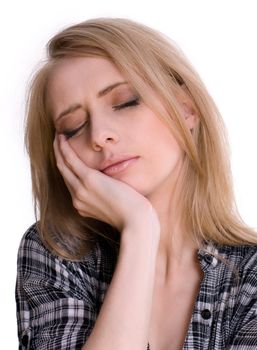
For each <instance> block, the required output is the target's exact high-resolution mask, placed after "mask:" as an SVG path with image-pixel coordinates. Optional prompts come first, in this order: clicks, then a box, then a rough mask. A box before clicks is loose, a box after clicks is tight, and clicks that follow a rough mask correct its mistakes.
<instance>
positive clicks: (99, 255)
mask: <svg viewBox="0 0 257 350" xmlns="http://www.w3.org/2000/svg"><path fill="white" fill-rule="evenodd" d="M114 264H115V256H114V254H113V251H112V249H111V248H110V247H109V245H108V244H107V243H105V242H104V240H103V239H100V238H99V239H97V238H96V240H95V243H94V245H93V246H92V249H91V250H90V251H89V253H88V254H87V255H86V256H85V257H84V258H83V259H80V260H78V261H73V260H68V259H65V258H63V257H61V256H58V255H57V254H55V253H54V252H53V251H51V250H50V249H49V248H48V247H47V246H46V244H45V243H44V242H43V239H42V237H41V235H40V233H39V229H38V223H34V224H33V225H31V226H30V227H29V228H28V229H27V230H26V232H25V233H24V235H23V237H22V239H21V242H20V246H19V250H18V270H20V273H22V274H23V276H24V277H27V278H29V277H31V276H32V275H40V276H42V277H43V278H49V277H50V275H56V273H58V272H59V273H60V272H61V273H62V274H63V275H65V273H73V274H75V275H77V276H85V275H87V276H92V278H96V279H103V280H109V278H111V275H112V273H113V269H114Z"/></svg>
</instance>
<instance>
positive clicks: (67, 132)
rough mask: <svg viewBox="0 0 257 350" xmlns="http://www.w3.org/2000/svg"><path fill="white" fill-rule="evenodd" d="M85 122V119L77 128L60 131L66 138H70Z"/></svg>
mask: <svg viewBox="0 0 257 350" xmlns="http://www.w3.org/2000/svg"><path fill="white" fill-rule="evenodd" d="M86 124H87V121H85V122H84V123H83V124H82V125H80V126H79V127H78V128H76V129H73V130H64V131H63V132H62V134H63V135H65V136H66V138H67V139H70V138H71V137H72V136H74V135H76V134H77V133H78V132H79V131H80V130H81V129H82V128H83V127H84V126H85V125H86Z"/></svg>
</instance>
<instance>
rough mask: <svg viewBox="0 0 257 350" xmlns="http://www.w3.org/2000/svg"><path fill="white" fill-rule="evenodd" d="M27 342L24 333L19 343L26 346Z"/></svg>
mask: <svg viewBox="0 0 257 350" xmlns="http://www.w3.org/2000/svg"><path fill="white" fill-rule="evenodd" d="M28 342H29V337H28V335H27V334H25V335H24V336H23V337H22V340H21V343H22V345H23V346H27V345H28Z"/></svg>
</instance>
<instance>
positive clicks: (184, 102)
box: [177, 86, 199, 130]
mask: <svg viewBox="0 0 257 350" xmlns="http://www.w3.org/2000/svg"><path fill="white" fill-rule="evenodd" d="M177 100H178V102H179V105H180V107H181V110H182V113H183V116H184V118H185V122H186V124H187V126H188V128H189V129H190V130H192V129H194V127H195V126H196V125H197V124H198V122H199V116H198V112H197V108H196V105H195V103H194V101H193V99H192V98H191V96H189V94H188V92H187V91H186V88H185V87H184V86H182V87H181V90H180V92H179V93H178V94H177Z"/></svg>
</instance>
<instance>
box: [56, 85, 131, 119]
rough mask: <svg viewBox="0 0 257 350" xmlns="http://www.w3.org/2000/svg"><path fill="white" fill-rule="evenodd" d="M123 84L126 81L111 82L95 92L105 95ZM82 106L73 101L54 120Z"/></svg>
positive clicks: (98, 95)
mask: <svg viewBox="0 0 257 350" xmlns="http://www.w3.org/2000/svg"><path fill="white" fill-rule="evenodd" d="M124 84H128V82H127V81H119V82H117V83H114V84H111V85H109V86H107V87H105V88H104V89H103V90H101V91H99V92H98V93H97V97H98V98H100V97H103V96H105V95H107V94H108V93H109V92H111V91H112V90H113V89H115V88H116V87H118V86H120V85H124ZM80 108H83V106H82V105H81V104H79V103H74V104H72V105H71V106H70V107H68V108H67V109H65V110H64V111H62V112H61V113H60V114H59V115H58V117H57V119H56V120H59V119H60V118H62V117H64V116H65V115H66V114H69V113H71V112H74V111H76V110H77V109H80Z"/></svg>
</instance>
